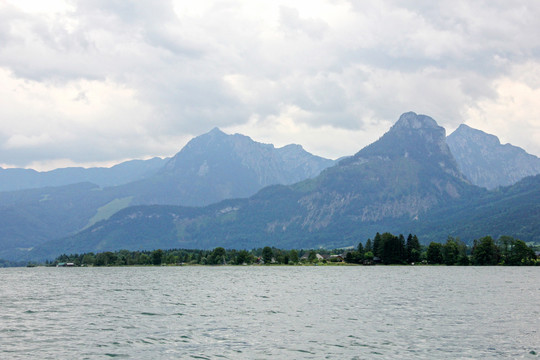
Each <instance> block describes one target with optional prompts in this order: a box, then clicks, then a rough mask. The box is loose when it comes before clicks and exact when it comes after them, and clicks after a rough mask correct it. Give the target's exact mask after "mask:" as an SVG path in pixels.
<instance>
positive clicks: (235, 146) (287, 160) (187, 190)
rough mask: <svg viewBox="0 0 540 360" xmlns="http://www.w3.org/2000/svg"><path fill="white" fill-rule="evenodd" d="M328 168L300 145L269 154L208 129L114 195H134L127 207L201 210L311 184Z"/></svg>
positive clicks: (268, 150)
mask: <svg viewBox="0 0 540 360" xmlns="http://www.w3.org/2000/svg"><path fill="white" fill-rule="evenodd" d="M333 164H334V161H333V160H329V159H324V158H322V157H319V156H314V155H312V154H310V153H308V152H307V151H305V150H304V149H303V148H302V146H300V145H287V146H285V147H282V148H275V147H274V146H273V145H271V144H262V143H259V142H255V141H253V140H252V139H251V138H249V137H247V136H244V135H240V134H234V135H228V134H225V133H224V132H222V131H221V130H219V129H218V128H214V129H213V130H212V131H210V132H208V133H206V134H204V135H201V136H198V137H196V138H194V139H192V140H191V141H190V142H189V143H188V144H187V145H186V146H185V147H184V148H183V149H182V150H181V151H180V152H179V153H177V154H176V155H175V156H174V157H173V158H171V159H170V160H169V161H168V162H167V164H166V165H165V166H164V167H163V168H162V169H161V170H160V171H159V172H157V173H156V174H155V175H154V176H151V177H150V178H147V179H145V180H142V181H139V182H136V183H131V184H128V185H126V186H124V187H122V188H121V189H120V190H121V191H122V192H123V193H124V194H132V195H134V199H133V204H163V205H165V204H167V205H172V204H174V205H186V206H201V205H208V204H212V203H215V202H218V201H221V200H224V199H230V198H240V197H248V196H251V195H253V194H255V193H256V192H257V191H259V190H260V189H262V188H263V187H265V186H268V185H273V184H285V185H287V184H292V183H295V182H298V181H301V180H304V179H308V178H312V177H315V176H317V175H318V174H319V173H320V172H321V171H322V170H323V169H325V168H327V167H329V166H331V165H333Z"/></svg>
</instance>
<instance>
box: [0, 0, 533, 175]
mask: <svg viewBox="0 0 540 360" xmlns="http://www.w3.org/2000/svg"><path fill="white" fill-rule="evenodd" d="M43 4H44V3H43V2H32V1H29V0H26V1H24V2H23V1H13V0H10V1H7V0H6V1H4V2H2V3H0V95H1V96H2V98H1V99H0V105H1V108H0V121H1V122H2V127H1V128H0V148H2V158H0V163H7V164H12V165H18V166H28V165H29V164H31V163H32V164H36V163H42V164H46V163H47V164H57V163H58V161H59V160H58V159H68V160H65V161H66V164H68V163H70V164H72V163H92V162H98V163H100V162H112V161H115V160H120V159H126V158H130V157H132V158H134V157H146V156H153V155H162V156H168V155H172V154H173V153H174V152H176V151H178V150H179V149H180V148H181V146H183V145H184V144H185V142H186V141H187V140H188V139H189V138H190V137H192V136H196V135H199V134H201V133H202V132H205V131H207V130H209V129H211V128H212V127H214V126H220V127H222V128H224V129H239V130H238V131H240V130H242V132H244V133H245V134H246V135H250V136H252V137H253V138H255V139H257V137H258V136H260V139H261V140H264V141H267V142H272V143H276V144H282V145H283V144H285V143H287V142H296V143H301V144H302V145H304V146H305V147H306V148H307V149H310V151H312V152H314V153H317V154H320V155H323V156H329V157H338V156H342V155H348V154H351V153H354V152H356V151H357V150H359V149H360V148H361V147H362V146H364V145H366V144H367V143H368V142H369V141H372V140H375V139H377V138H378V137H379V136H380V135H382V132H383V131H385V130H387V129H388V127H389V125H390V124H391V123H392V122H394V121H395V120H396V119H397V118H398V117H399V115H400V114H401V113H402V112H405V111H409V110H412V111H416V112H419V113H425V114H427V115H430V116H432V117H434V118H435V119H436V120H437V121H438V122H439V123H440V124H441V125H443V126H445V127H447V129H448V130H452V129H453V128H455V127H457V126H458V124H459V123H461V122H464V121H466V122H468V123H469V124H470V125H471V126H475V124H478V125H476V127H479V128H481V129H483V130H485V131H488V132H492V133H494V134H495V135H499V136H500V137H501V138H504V137H505V136H508V140H507V141H511V142H512V143H514V144H516V145H521V146H524V147H526V149H527V150H528V151H531V152H534V153H536V154H537V155H540V149H538V147H537V146H536V145H535V143H536V144H537V143H540V142H539V141H538V137H537V135H531V137H530V138H528V137H527V136H525V135H527V134H537V133H538V132H537V129H538V127H537V126H538V125H537V124H538V122H537V121H536V119H537V116H536V114H537V112H538V110H537V106H536V105H535V104H534V98H535V97H536V96H538V93H537V89H538V82H539V81H540V80H538V78H539V77H540V75H538V74H537V72H536V64H537V63H539V62H540V59H539V57H540V50H539V49H540V38H539V37H538V36H537V34H538V33H540V22H538V21H537V19H538V18H540V3H538V2H535V1H528V0H519V1H515V2H504V1H491V2H470V1H462V0H458V1H452V2H450V1H443V2H431V1H419V2H414V4H413V3H411V2H408V1H403V0H386V1H380V2H358V1H345V0H340V1H326V0H313V1H300V0H294V1H287V2H285V1H282V0H279V1H275V2H267V1H260V0H250V1H243V0H231V1H227V2H218V1H211V0H207V1H204V0H201V1H197V2H192V3H189V2H185V1H179V0H178V1H172V2H170V1H149V0H144V1H143V0H140V1H135V2H111V1H108V0H85V1H69V2H68V1H60V0H56V1H54V2H47V6H44V5H43ZM509 92H511V94H510V93H509ZM511 98H512V99H513V100H512V101H510V99H511ZM516 104H519V110H518V109H517V105H516ZM497 114H506V115H505V121H501V120H497V119H498V118H499V117H498V115H497ZM480 119H484V120H482V121H481V120H480ZM509 129H523V130H522V131H521V130H520V131H517V130H509ZM330 134H331V136H330ZM512 134H513V135H512Z"/></svg>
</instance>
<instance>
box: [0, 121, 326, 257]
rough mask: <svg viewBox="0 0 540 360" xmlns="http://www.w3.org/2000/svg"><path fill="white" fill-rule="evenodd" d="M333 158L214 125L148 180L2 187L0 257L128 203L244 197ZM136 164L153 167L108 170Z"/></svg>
mask: <svg viewBox="0 0 540 360" xmlns="http://www.w3.org/2000/svg"><path fill="white" fill-rule="evenodd" d="M155 162H158V163H159V162H160V161H158V160H155ZM333 163H334V161H332V160H328V159H323V158H321V157H317V156H313V155H311V154H309V153H308V152H306V151H305V150H303V149H302V147H301V146H299V145H288V146H285V147H283V148H279V149H276V148H274V146H273V145H267V144H261V143H257V142H255V141H253V140H251V139H250V138H248V137H246V136H242V135H238V134H237V135H226V134H224V133H223V132H221V131H220V130H218V129H214V130H212V131H211V132H209V133H208V134H204V135H201V136H199V137H197V138H194V139H193V140H192V141H190V142H189V143H188V144H187V145H186V146H185V147H184V149H182V150H181V151H180V152H179V153H178V154H176V155H175V156H174V157H173V158H172V159H170V161H168V162H167V164H166V166H165V167H163V166H162V169H160V170H156V169H155V168H154V167H150V168H151V169H152V172H153V173H154V174H153V175H152V174H151V175H150V176H149V177H147V178H146V179H144V180H139V181H135V182H131V183H128V184H125V185H120V186H113V187H99V186H97V185H93V184H91V183H79V184H73V185H67V186H60V187H44V188H38V189H27V190H20V191H5V192H0V258H7V259H13V258H14V257H17V256H24V253H26V252H27V251H28V249H31V248H32V247H34V246H36V245H39V244H41V243H43V242H45V241H47V240H51V239H54V238H60V237H65V236H68V235H71V234H74V233H76V232H78V231H81V230H83V229H85V228H87V227H89V226H91V225H93V224H94V223H96V222H98V221H100V220H104V219H108V218H109V217H110V216H111V215H113V214H114V213H115V212H117V211H119V210H121V209H123V208H126V207H128V206H130V205H135V204H176V205H178V204H182V205H203V204H209V203H212V202H217V201H220V200H223V199H226V198H231V197H244V196H248V195H252V194H254V193H255V192H256V191H258V190H259V189H261V188H262V187H263V186H265V185H268V184H277V183H285V184H290V183H292V182H296V181H299V180H304V179H306V178H308V177H313V176H316V175H317V174H318V173H320V171H321V170H322V169H323V168H325V167H327V166H329V165H332V164H333ZM133 164H136V165H137V166H138V167H137V169H139V170H140V169H141V167H140V166H139V165H144V164H151V165H152V166H153V165H154V164H153V163H152V162H150V161H149V162H148V163H147V162H129V163H124V164H120V165H117V166H116V167H113V168H111V169H105V170H107V171H108V170H114V169H118V168H123V167H129V166H130V165H133ZM78 170H84V169H60V170H58V171H57V173H61V174H62V173H69V171H78ZM88 170H90V173H91V171H101V170H102V169H88ZM142 173H143V172H140V171H139V174H142ZM84 174H86V175H85V176H87V175H88V173H83V175H84ZM121 174H124V175H125V174H126V172H121ZM41 175H43V174H41ZM45 175H46V174H45ZM105 175H106V176H105V177H106V179H108V180H109V181H111V180H114V179H113V178H112V177H111V173H106V174H105ZM75 178H76V177H66V178H64V179H63V180H65V181H70V180H71V181H74V179H75ZM55 179H56V180H58V179H59V178H58V177H56V178H55ZM124 179H125V177H124ZM92 180H94V181H95V180H96V178H95V177H94V178H93V179H92ZM96 182H98V181H96ZM16 254H19V255H16Z"/></svg>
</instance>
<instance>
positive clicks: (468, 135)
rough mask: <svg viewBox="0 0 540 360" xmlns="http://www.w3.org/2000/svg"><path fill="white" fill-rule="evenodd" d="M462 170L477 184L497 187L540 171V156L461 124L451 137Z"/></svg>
mask: <svg viewBox="0 0 540 360" xmlns="http://www.w3.org/2000/svg"><path fill="white" fill-rule="evenodd" d="M447 143H448V146H449V147H450V150H451V151H452V154H453V155H454V157H455V159H456V161H457V163H458V168H459V169H460V171H461V172H463V174H464V175H465V176H466V177H467V179H469V180H470V181H471V182H472V183H473V184H475V185H478V186H482V187H485V188H487V189H494V188H496V187H498V186H507V185H511V184H514V183H516V182H517V181H519V180H521V179H523V178H524V177H526V176H531V175H536V174H540V159H539V158H538V157H536V156H534V155H531V154H528V153H527V152H525V150H523V149H521V148H519V147H517V146H513V145H510V144H505V145H502V144H501V142H500V141H499V139H498V138H497V137H496V136H494V135H490V134H486V133H485V132H483V131H480V130H476V129H473V128H471V127H469V126H467V125H464V124H462V125H460V126H459V127H458V128H457V129H456V130H455V131H454V132H453V133H452V134H450V135H449V136H448V138H447Z"/></svg>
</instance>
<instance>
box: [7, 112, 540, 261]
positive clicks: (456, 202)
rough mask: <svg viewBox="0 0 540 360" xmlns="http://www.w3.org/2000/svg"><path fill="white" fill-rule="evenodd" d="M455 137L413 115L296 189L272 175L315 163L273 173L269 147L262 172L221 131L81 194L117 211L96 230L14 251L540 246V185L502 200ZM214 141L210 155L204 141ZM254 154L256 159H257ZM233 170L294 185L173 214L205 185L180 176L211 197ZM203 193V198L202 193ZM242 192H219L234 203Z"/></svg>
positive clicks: (538, 181)
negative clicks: (463, 166) (464, 157)
mask: <svg viewBox="0 0 540 360" xmlns="http://www.w3.org/2000/svg"><path fill="white" fill-rule="evenodd" d="M445 135H446V134H445V130H444V128H442V127H440V126H439V125H438V124H437V123H436V122H435V120H433V119H432V118H430V117H428V116H424V115H417V114H415V113H412V112H411V113H405V114H403V115H402V116H401V117H400V118H399V120H398V121H397V122H396V123H395V125H394V126H393V127H392V128H391V129H390V130H389V131H388V132H387V133H386V134H384V135H383V136H382V137H381V138H380V139H379V140H378V141H376V142H374V143H373V144H371V145H369V146H367V147H365V148H363V149H362V150H360V151H359V152H358V153H356V154H355V155H354V156H352V157H348V158H345V159H343V160H341V161H339V162H338V163H337V164H335V165H333V166H330V167H327V168H326V169H325V170H323V171H322V172H321V173H320V174H319V175H317V176H315V177H311V178H310V176H309V175H307V172H306V173H305V174H306V176H305V178H304V179H305V180H302V181H299V182H294V180H292V181H291V183H290V184H288V185H287V184H283V183H285V181H286V180H284V179H280V180H276V178H275V177H274V178H273V177H272V176H270V175H271V174H272V173H276V172H278V173H282V174H283V173H286V169H297V168H302V169H304V170H305V169H313V167H312V165H309V166H308V165H302V166H294V165H288V167H283V165H273V164H274V162H275V161H276V160H272V159H279V155H275V156H274V157H273V158H272V157H271V156H270V155H269V154H268V152H267V151H270V153H277V151H276V149H274V148H273V147H272V146H266V148H265V149H263V148H260V149H259V150H260V153H261V154H262V155H261V156H262V157H263V158H265V159H266V161H267V162H266V163H264V166H259V167H257V164H260V163H259V162H258V160H257V159H256V155H257V154H256V153H254V152H253V151H244V150H243V149H244V146H245V144H250V139H249V138H247V139H246V138H245V137H242V136H237V135H234V136H233V137H238V139H240V140H239V141H232V142H230V143H228V142H227V141H222V140H220V139H222V138H227V139H231V136H230V135H225V134H223V133H222V132H221V131H219V130H217V129H215V130H213V131H211V132H210V133H208V134H205V135H204V136H202V137H201V138H203V139H198V138H196V139H194V140H193V141H192V142H191V143H190V144H188V145H186V147H185V148H184V149H183V150H182V151H181V152H180V153H179V154H177V156H175V157H173V158H172V159H171V160H169V162H168V163H167V165H165V167H164V168H163V169H161V170H160V171H158V172H157V173H156V174H155V175H154V176H152V177H150V178H148V179H145V180H141V181H138V182H135V183H131V184H127V185H125V186H120V187H114V188H110V189H108V188H105V189H100V188H97V187H92V186H91V185H88V184H87V185H79V186H86V190H85V191H86V193H87V194H91V195H88V196H89V199H90V198H91V201H94V202H95V204H94V207H96V206H98V205H99V202H100V201H101V203H105V205H101V207H99V210H98V214H99V212H100V211H101V212H104V213H107V214H105V215H103V216H102V219H100V218H99V217H97V218H96V215H94V220H93V221H90V222H88V223H87V224H86V225H85V226H84V227H81V224H79V230H80V229H81V228H82V231H79V232H76V231H73V232H72V235H70V236H65V237H58V236H57V237H49V239H50V240H49V241H41V242H39V243H36V244H34V246H32V249H31V251H19V252H18V253H17V254H16V256H13V252H11V253H10V254H11V256H12V257H15V258H19V259H21V258H26V259H38V258H46V257H53V256H55V255H58V254H59V253H75V252H87V251H94V252H96V251H104V250H117V249H122V248H126V249H155V248H213V247H216V246H224V247H229V248H253V247H258V246H266V245H270V246H277V247H284V248H292V247H295V248H298V247H319V246H323V247H341V246H351V245H356V244H357V243H358V242H359V241H364V240H365V239H367V238H368V237H371V236H373V235H374V234H375V232H377V231H390V232H394V233H404V234H407V233H416V234H417V235H418V236H419V237H420V238H421V240H423V241H424V242H427V241H432V240H436V241H441V242H442V241H444V240H445V239H446V237H447V236H448V235H452V236H458V237H460V238H461V239H462V240H464V241H466V242H470V241H472V240H473V239H474V238H477V237H480V236H484V235H492V236H495V237H497V236H500V235H503V234H507V235H512V236H516V237H519V238H521V239H523V240H525V241H536V242H538V241H540V216H539V215H540V176H536V177H529V178H525V179H523V180H521V181H520V182H518V183H516V184H514V185H512V186H509V187H499V188H497V189H496V190H494V191H488V190H486V189H485V188H482V187H479V186H476V185H474V184H472V183H471V182H470V181H469V180H468V177H467V176H466V175H464V174H463V173H462V172H461V171H460V165H459V163H458V162H457V161H456V158H455V157H454V155H453V154H452V151H451V148H450V147H449V146H448V144H447V141H446V140H447V139H446V136H445ZM457 135H459V132H458V134H457ZM457 135H456V138H457ZM451 136H452V135H451ZM205 138H206V140H205V141H203V143H204V144H206V145H207V146H206V148H204V147H202V146H199V144H198V143H199V141H200V140H204V139H205ZM248 139H249V140H248ZM243 142H245V144H244V143H243ZM499 145H500V144H499ZM216 148H217V149H218V150H215V149H216ZM286 148H287V147H286ZM286 148H282V149H286ZM292 149H297V150H299V148H298V147H291V148H290V150H292ZM278 150H279V149H278ZM287 150H289V149H287ZM235 151H236V152H235ZM281 151H283V150H281ZM231 152H232V154H233V155H231ZM206 153H208V155H205V154H206ZM227 154H228V155H227ZM245 154H249V155H250V156H255V158H252V157H247V158H246V155H245ZM304 155H305V154H304ZM294 158H295V159H298V158H302V156H299V155H296V156H295V157H294ZM191 159H194V160H193V161H192V163H190V160H191ZM209 159H214V160H209ZM229 159H235V161H236V165H235V166H237V167H236V168H232V167H231V166H228V167H224V166H222V164H221V163H222V162H224V161H227V160H229ZM311 159H312V160H313V158H311ZM316 160H317V161H321V159H320V158H317V159H316ZM179 163H181V164H182V165H179ZM325 164H329V162H325ZM280 166H281V167H280ZM245 167H247V168H245ZM321 167H322V166H321ZM231 168H232V169H234V170H235V172H236V174H240V175H241V176H242V177H244V176H247V177H249V176H251V178H252V179H258V181H259V184H261V185H262V184H265V185H268V184H271V183H272V182H275V183H279V182H281V183H282V184H281V185H270V186H266V187H264V188H262V189H261V190H260V191H258V192H257V193H255V194H254V195H251V196H249V197H244V198H239V199H238V198H237V199H228V200H222V201H221V202H216V203H213V204H210V205H207V206H203V207H186V206H176V205H172V204H173V203H174V202H177V203H181V201H186V200H185V199H189V198H182V196H184V195H183V191H182V190H183V189H182V188H183V187H184V186H189V185H192V186H195V185H193V184H189V183H180V182H178V180H176V181H177V182H175V180H174V179H177V177H178V176H179V174H188V175H189V176H191V179H195V180H194V182H197V184H199V185H200V186H201V189H205V188H207V189H208V188H209V187H211V185H209V183H205V181H204V176H205V175H207V174H211V176H209V177H210V178H216V177H220V176H221V177H223V180H224V181H223V182H222V183H223V184H225V185H226V184H230V182H233V181H234V178H228V177H226V176H227V174H226V171H225V170H226V169H231ZM263 168H264V170H263ZM267 168H268V169H267ZM177 169H180V170H177ZM247 169H249V170H247ZM257 169H259V170H258V172H257ZM273 169H276V170H275V171H274V170H273ZM270 170H272V171H270ZM316 172H317V171H314V172H312V173H311V174H314V173H316ZM246 174H251V175H246ZM269 174H270V175H269ZM201 179H203V181H201ZM229 181H230V182H229ZM237 181H241V180H239V179H237ZM171 184H172V186H173V187H172V188H171V187H170V186H171ZM175 184H177V185H178V186H177V188H176V189H175V188H174V185H175ZM225 185H224V186H225ZM154 186H155V187H157V188H158V189H160V188H163V192H162V193H160V192H159V191H158V192H154V193H153V194H152V191H147V192H146V193H143V194H142V195H141V193H136V192H135V191H133V189H137V188H139V189H140V188H147V189H149V188H150V189H151V188H153V187H154ZM194 189H195V190H191V192H193V193H195V194H196V192H197V189H196V188H194ZM221 189H223V188H219V190H221ZM228 189H235V187H234V185H231V187H229V188H228ZM130 191H131V192H130ZM167 193H169V194H171V199H170V200H169V205H145V201H146V204H148V202H149V201H150V200H149V199H152V200H151V201H153V202H154V203H158V204H159V203H162V202H163V203H164V202H166V201H167V200H166V199H164V198H159V196H166V195H167ZM231 193H232V191H229V192H228V191H224V192H223V191H221V192H220V191H216V192H214V194H217V195H218V196H219V195H220V194H221V196H224V197H226V196H227V195H228V194H231ZM104 194H105V195H104ZM107 194H108V195H107ZM111 194H112V195H111ZM130 194H131V195H130ZM149 194H151V195H149ZM0 196H2V194H1V193H0ZM41 196H44V195H43V194H41ZM149 196H153V197H149ZM193 198H194V197H192V198H191V199H193ZM0 199H1V198H0ZM50 199H51V198H50V197H49V198H45V200H46V201H48V200H50ZM178 199H182V200H178ZM42 200H43V198H42ZM98 200H99V201H98ZM190 201H194V200H190ZM62 203H63V202H62V201H59V202H58V204H62ZM137 204H138V205H137ZM133 205H135V206H133ZM105 210H107V211H105ZM90 213H91V211H88V213H86V215H85V216H86V217H88V216H89V214H90ZM12 245H13V244H12ZM0 255H3V254H0ZM3 256H4V257H6V256H5V255H3Z"/></svg>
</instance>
